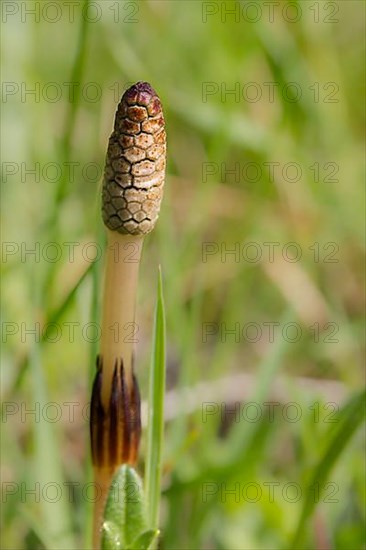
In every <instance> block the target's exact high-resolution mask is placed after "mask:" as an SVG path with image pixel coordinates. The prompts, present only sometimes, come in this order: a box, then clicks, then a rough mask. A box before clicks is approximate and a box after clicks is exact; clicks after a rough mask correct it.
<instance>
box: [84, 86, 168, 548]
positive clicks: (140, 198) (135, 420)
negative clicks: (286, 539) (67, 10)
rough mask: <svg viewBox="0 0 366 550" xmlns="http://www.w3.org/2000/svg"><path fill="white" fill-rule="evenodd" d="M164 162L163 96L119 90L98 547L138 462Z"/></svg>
mask: <svg viewBox="0 0 366 550" xmlns="http://www.w3.org/2000/svg"><path fill="white" fill-rule="evenodd" d="M165 163H166V135H165V123H164V116H163V111H162V107H161V103H160V100H159V98H158V96H157V94H156V92H155V91H154V90H153V88H152V87H151V86H150V84H148V83H147V82H138V83H137V84H135V85H133V86H131V88H129V89H128V90H127V91H126V92H125V93H124V94H123V96H122V99H121V102H120V103H119V105H118V108H117V112H116V117H115V122H114V131H113V133H112V135H111V137H110V139H109V144H108V151H107V157H106V167H105V174H104V182H103V193H102V216H103V221H104V223H105V225H106V227H107V239H108V243H107V251H106V267H105V278H104V296H103V313H102V337H101V349H100V357H99V358H98V362H97V374H96V378H95V381H94V385H93V392H92V403H91V421H90V433H91V446H92V461H93V467H94V481H95V483H96V487H97V489H96V490H97V495H98V498H97V500H96V503H95V507H94V530H93V547H94V548H96V549H98V548H100V534H101V527H102V521H103V512H104V506H105V502H106V498H107V495H108V490H109V486H110V483H111V481H112V477H113V475H114V473H115V471H116V469H117V468H118V467H119V466H120V465H121V464H124V463H128V464H131V465H134V464H135V463H136V460H137V453H138V446H139V440H140V433H141V422H140V397H139V390H138V384H137V380H136V378H135V375H134V372H133V354H134V342H135V341H136V336H137V335H138V327H137V326H136V324H135V303H136V289H137V278H138V269H139V264H140V257H141V251H142V244H143V238H144V236H145V235H146V234H147V233H149V232H150V231H151V230H152V229H153V228H154V225H155V223H156V220H157V218H158V215H159V209H160V202H161V199H162V194H163V185H164V180H165Z"/></svg>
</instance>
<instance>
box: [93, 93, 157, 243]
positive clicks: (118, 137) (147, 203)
mask: <svg viewBox="0 0 366 550" xmlns="http://www.w3.org/2000/svg"><path fill="white" fill-rule="evenodd" d="M165 156H166V135H165V123H164V116H163V111H162V107H161V103H160V99H159V97H158V96H157V94H156V92H155V90H154V89H153V88H152V87H151V86H150V84H148V83H147V82H138V83H137V84H134V85H133V86H131V88H129V89H128V90H127V91H126V92H125V93H124V94H123V96H122V99H121V102H120V103H119V105H118V109H117V113H116V117H115V121H114V131H113V133H112V135H111V137H110V139H109V145H108V151H107V159H106V167H105V174H104V183H103V195H102V214H103V221H104V223H105V225H106V226H107V227H108V228H109V229H111V230H112V231H118V232H119V233H124V234H130V235H145V234H146V233H149V232H150V231H151V230H152V229H153V228H154V225H155V222H156V220H157V218H158V215H159V209H160V202H161V199H162V195H163V184H164V178H165Z"/></svg>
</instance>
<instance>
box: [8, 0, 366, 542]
mask: <svg viewBox="0 0 366 550" xmlns="http://www.w3.org/2000/svg"><path fill="white" fill-rule="evenodd" d="M32 11H33V13H31V12H32ZM364 16H365V5H364V3H363V2H358V1H356V2H353V1H349V2H317V1H316V2H307V1H303V2H267V3H261V2H218V1H213V2H200V1H184V2H183V1H180V0H178V1H170V0H167V1H144V2H140V1H139V2H117V1H111V2H110V1H99V2H80V1H76V2H71V3H67V2H62V1H60V2H47V1H45V2H41V3H40V2H31V1H28V2H3V3H2V21H3V34H2V45H3V55H2V66H3V84H2V111H3V130H2V183H3V185H2V220H3V262H2V280H3V301H2V334H3V336H2V341H3V355H2V401H3V405H2V438H1V454H2V466H1V478H2V502H3V504H2V507H1V508H2V528H1V537H2V543H1V547H2V548H4V549H5V548H6V549H19V548H28V549H37V548H50V549H51V548H61V549H65V548H86V547H87V545H88V544H89V543H88V541H89V535H88V533H89V531H90V511H91V506H92V504H91V502H90V501H91V498H90V494H91V493H90V490H89V491H88V488H89V489H90V486H89V485H88V483H90V481H91V477H90V475H91V474H90V458H89V439H88V421H87V404H88V402H89V392H90V384H91V380H92V377H93V374H94V361H95V356H96V354H97V352H98V346H99V344H98V329H97V328H96V327H97V324H98V323H99V320H100V295H101V290H100V289H101V278H102V273H103V258H101V257H100V255H101V252H102V250H103V246H104V237H105V236H104V228H103V227H102V223H101V216H100V183H101V174H102V170H103V165H104V157H105V151H106V146H107V140H108V137H109V134H110V132H111V129H112V125H113V118H114V111H115V109H116V106H117V103H118V101H119V98H120V96H121V94H122V92H123V90H124V89H125V88H126V87H127V86H129V85H130V84H131V83H133V82H136V81H138V80H147V81H148V82H150V83H151V84H152V86H153V87H154V88H155V89H156V90H157V92H158V94H159V95H160V97H161V100H162V103H163V106H164V112H165V118H166V123H167V135H168V168H167V178H166V186H165V187H166V189H165V196H164V201H163V205H162V210H161V215H160V219H159V223H158V224H157V227H156V230H155V231H154V232H153V234H151V235H149V236H148V238H147V239H146V242H145V246H144V253H143V260H142V265H141V271H140V284H139V296H138V307H137V321H138V328H139V331H138V338H137V339H138V344H137V373H138V377H139V380H140V386H141V393H142V398H143V400H145V399H146V395H147V380H148V368H149V361H150V349H151V334H152V320H153V311H154V302H155V294H156V292H155V289H156V280H157V268H158V265H159V264H161V266H162V270H163V278H164V293H165V306H166V315H167V337H168V351H167V355H168V357H167V377H168V378H167V380H168V388H167V389H168V394H167V402H166V413H167V423H166V437H165V451H164V453H165V454H164V456H165V460H164V477H163V500H162V510H161V529H162V538H161V542H160V547H161V548H162V549H173V548H174V549H201V548H202V549H203V548H204V549H220V550H221V549H223V550H224V549H225V550H235V549H237V550H242V549H254V548H255V549H260V548H271V549H272V548H280V549H282V548H293V547H299V548H317V549H320V548H337V549H349V548H352V549H356V548H364V518H365V483H364V482H365V478H364V456H363V452H364V443H365V442H364V432H363V429H362V428H360V426H361V423H362V415H363V412H364V402H363V400H362V395H361V394H360V390H361V389H362V386H363V384H364V371H363V357H364V351H365V350H364V333H363V330H362V329H363V321H364V316H363V314H364V306H363V302H364V272H363V269H364V244H365V240H364V229H365V228H364V216H365V211H364V176H365V174H364V125H365V104H364V92H365V90H364V83H365V75H364V60H365V52H364V46H365V43H364V32H365V29H364V21H365V17H364ZM265 243H267V244H265ZM268 243H272V245H271V244H268ZM289 243H290V244H289ZM32 250H33V253H32V252H31V251H32ZM229 251H234V252H232V253H230V252H229ZM271 251H272V252H271ZM95 253H97V258H96V261H93V258H94V256H95ZM288 323H290V325H289V324H288ZM271 327H272V328H271ZM32 330H33V332H31V331H32ZM271 330H273V333H272V332H271ZM230 331H231V332H230ZM144 448H145V440H144V438H143V442H142V451H141V453H140V454H141V463H140V466H139V469H140V471H141V472H143V465H144Z"/></svg>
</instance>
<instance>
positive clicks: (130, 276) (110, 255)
mask: <svg viewBox="0 0 366 550" xmlns="http://www.w3.org/2000/svg"><path fill="white" fill-rule="evenodd" d="M143 237H144V236H143V235H122V234H120V233H117V232H116V231H110V230H108V243H107V251H106V264H105V277H104V298H103V312H102V336H101V349H100V353H101V358H102V361H103V378H102V403H103V406H104V407H105V409H106V410H108V406H109V398H110V393H111V387H112V377H113V372H114V367H115V364H116V360H117V359H118V358H120V357H121V358H122V360H123V367H124V370H125V375H126V380H127V384H128V386H129V389H131V388H132V359H133V351H134V341H136V338H137V336H136V335H137V334H138V330H137V327H136V325H135V308H136V291H137V280H138V271H139V265H140V258H141V251H142V244H143Z"/></svg>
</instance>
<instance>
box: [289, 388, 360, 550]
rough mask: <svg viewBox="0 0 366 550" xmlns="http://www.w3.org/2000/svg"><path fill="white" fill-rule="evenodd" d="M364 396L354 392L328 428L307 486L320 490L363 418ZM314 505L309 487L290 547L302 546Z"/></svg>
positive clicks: (312, 494)
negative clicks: (327, 434)
mask: <svg viewBox="0 0 366 550" xmlns="http://www.w3.org/2000/svg"><path fill="white" fill-rule="evenodd" d="M365 398H366V391H363V392H361V393H358V394H356V395H355V396H354V397H353V398H352V399H351V400H350V401H349V402H348V403H347V404H346V405H345V407H344V408H343V410H342V412H341V414H340V422H339V424H338V425H337V426H336V428H335V429H334V427H333V426H332V428H330V430H331V431H332V432H333V433H331V436H330V438H329V443H328V445H327V447H326V449H325V452H324V453H323V456H322V457H321V459H320V461H319V462H318V464H317V465H316V466H315V469H314V473H313V475H312V477H311V482H310V484H309V487H314V485H315V484H317V486H318V487H319V488H320V490H321V488H322V487H324V484H325V482H326V480H327V478H328V476H329V474H330V471H331V469H332V468H333V466H334V464H335V463H336V461H337V459H338V458H339V457H340V455H341V454H342V451H343V450H344V449H345V447H346V446H347V443H348V442H349V441H350V439H351V437H352V435H353V434H354V433H355V431H356V430H357V428H358V427H359V425H360V424H361V422H362V420H363V419H364V416H365ZM315 506H316V501H315V499H314V493H313V491H312V490H311V489H309V490H308V492H307V494H306V496H305V500H304V505H303V508H302V510H301V515H300V519H299V522H298V525H297V528H296V531H295V534H294V537H293V540H292V542H291V545H290V547H291V548H299V547H300V546H302V535H303V532H304V528H305V525H306V521H307V519H308V518H309V517H310V516H311V514H312V512H313V510H314V508H315Z"/></svg>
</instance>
